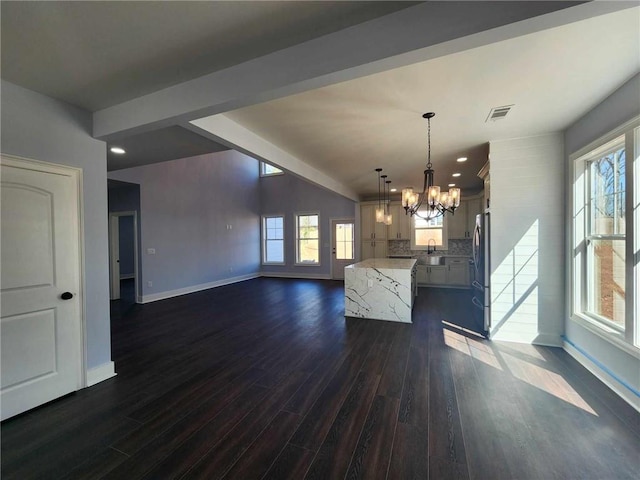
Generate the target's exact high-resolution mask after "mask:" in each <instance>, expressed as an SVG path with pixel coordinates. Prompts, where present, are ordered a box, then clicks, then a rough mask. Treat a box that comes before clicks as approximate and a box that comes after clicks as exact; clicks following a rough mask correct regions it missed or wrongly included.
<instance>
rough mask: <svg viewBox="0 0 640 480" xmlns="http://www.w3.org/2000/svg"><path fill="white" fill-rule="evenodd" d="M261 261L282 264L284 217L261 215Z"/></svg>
mask: <svg viewBox="0 0 640 480" xmlns="http://www.w3.org/2000/svg"><path fill="white" fill-rule="evenodd" d="M262 263H264V264H279V265H282V264H284V217H283V216H282V215H264V216H263V217H262Z"/></svg>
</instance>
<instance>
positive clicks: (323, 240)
mask: <svg viewBox="0 0 640 480" xmlns="http://www.w3.org/2000/svg"><path fill="white" fill-rule="evenodd" d="M356 205H357V204H356V203H355V202H354V201H352V200H349V199H347V198H345V197H343V196H341V195H338V194H336V193H334V192H331V191H329V190H326V189H324V188H322V187H318V186H316V185H313V184H311V183H309V182H307V181H305V180H302V179H300V178H298V177H296V176H295V175H292V174H290V173H285V174H284V175H274V176H272V177H262V178H260V214H261V215H270V214H282V215H284V221H285V224H284V228H285V241H284V249H285V252H284V254H285V265H263V266H262V272H263V273H265V274H272V275H283V276H301V277H305V276H312V277H319V278H323V277H326V278H328V277H329V276H330V274H331V246H330V239H331V237H330V231H331V224H330V219H332V218H355V211H356ZM304 212H319V213H320V265H319V266H306V265H305V266H295V265H294V264H295V260H296V249H295V219H294V215H295V214H296V213H304ZM356 243H357V242H356ZM258 248H259V246H258Z"/></svg>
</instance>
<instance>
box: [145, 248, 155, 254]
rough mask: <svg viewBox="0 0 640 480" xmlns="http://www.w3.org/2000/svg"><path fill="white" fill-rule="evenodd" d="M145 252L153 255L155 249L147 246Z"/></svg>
mask: <svg viewBox="0 0 640 480" xmlns="http://www.w3.org/2000/svg"><path fill="white" fill-rule="evenodd" d="M147 254H148V255H155V254H156V249H155V248H147Z"/></svg>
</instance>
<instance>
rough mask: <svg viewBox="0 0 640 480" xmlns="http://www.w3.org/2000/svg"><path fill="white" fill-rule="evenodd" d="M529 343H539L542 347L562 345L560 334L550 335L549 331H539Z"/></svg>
mask: <svg viewBox="0 0 640 480" xmlns="http://www.w3.org/2000/svg"><path fill="white" fill-rule="evenodd" d="M531 343H532V344H534V345H541V346H543V347H560V348H562V346H563V342H562V338H561V337H560V335H552V334H549V333H539V334H538V336H537V337H536V338H535V339H534V340H533V341H532V342H531Z"/></svg>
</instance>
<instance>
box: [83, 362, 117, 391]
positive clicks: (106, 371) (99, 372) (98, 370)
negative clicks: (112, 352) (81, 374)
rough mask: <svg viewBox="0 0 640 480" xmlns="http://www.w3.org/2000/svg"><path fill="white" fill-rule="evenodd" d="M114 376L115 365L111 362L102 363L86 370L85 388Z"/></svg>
mask: <svg viewBox="0 0 640 480" xmlns="http://www.w3.org/2000/svg"><path fill="white" fill-rule="evenodd" d="M115 376H116V365H115V363H113V362H107V363H103V364H102V365H98V366H97V367H93V368H90V369H89V370H87V387H90V386H92V385H95V384H96V383H100V382H103V381H105V380H107V379H109V378H111V377H115Z"/></svg>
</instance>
